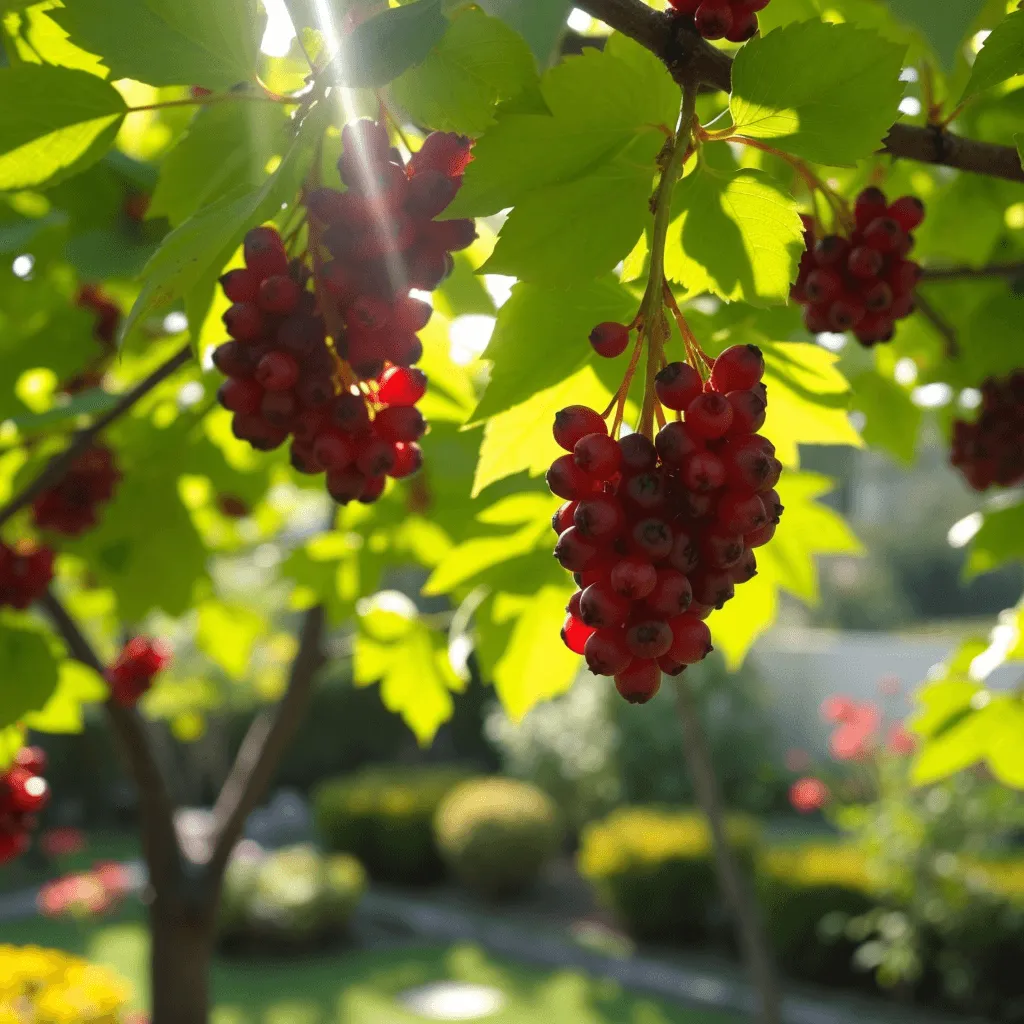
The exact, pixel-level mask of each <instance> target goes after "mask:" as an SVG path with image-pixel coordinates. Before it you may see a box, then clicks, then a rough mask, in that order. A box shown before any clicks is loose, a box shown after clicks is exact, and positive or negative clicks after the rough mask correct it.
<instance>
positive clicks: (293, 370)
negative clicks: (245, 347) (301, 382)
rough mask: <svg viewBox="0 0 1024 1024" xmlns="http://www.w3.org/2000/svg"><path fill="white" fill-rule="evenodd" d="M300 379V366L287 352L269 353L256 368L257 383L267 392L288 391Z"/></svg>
mask: <svg viewBox="0 0 1024 1024" xmlns="http://www.w3.org/2000/svg"><path fill="white" fill-rule="evenodd" d="M298 379H299V364H298V362H297V361H296V359H295V357H294V356H290V355H288V353H287V352H268V353H267V354H266V355H265V356H264V357H263V358H262V359H261V360H260V361H259V363H258V364H257V366H256V381H257V383H259V384H260V385H261V386H262V387H264V388H266V390H267V391H288V390H290V389H291V388H293V387H294V386H295V384H296V382H297V381H298Z"/></svg>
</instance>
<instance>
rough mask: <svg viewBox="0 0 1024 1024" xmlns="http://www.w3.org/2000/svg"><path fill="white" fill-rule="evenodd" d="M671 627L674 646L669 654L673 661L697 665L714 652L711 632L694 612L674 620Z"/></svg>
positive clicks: (669, 650)
mask: <svg viewBox="0 0 1024 1024" xmlns="http://www.w3.org/2000/svg"><path fill="white" fill-rule="evenodd" d="M669 627H670V628H671V630H672V644H671V646H670V647H669V649H668V652H667V653H668V656H669V657H670V658H672V660H673V661H678V662H682V663H683V664H684V665H696V664H697V662H698V661H703V660H704V659H705V658H706V657H707V656H708V654H710V653H711V651H712V650H714V648H713V647H712V646H711V630H710V629H708V627H707V624H706V623H704V622H702V621H701V620H700V619H699V618H697V616H696V615H694V614H693V613H692V612H691V613H687V614H685V615H679V616H677V617H676V618H673V619H672V620H671V621H670V622H669Z"/></svg>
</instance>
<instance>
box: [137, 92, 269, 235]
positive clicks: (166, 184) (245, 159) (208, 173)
mask: <svg viewBox="0 0 1024 1024" xmlns="http://www.w3.org/2000/svg"><path fill="white" fill-rule="evenodd" d="M287 123H288V118H287V115H286V114H285V111H284V108H283V107H280V106H278V105H276V104H273V103H218V104H215V105H213V106H210V107H206V108H205V109H203V110H200V111H199V112H198V113H197V114H196V116H195V117H194V118H193V120H192V123H191V124H190V125H189V127H188V130H187V131H186V132H185V133H184V134H183V135H182V136H181V137H180V139H179V140H178V142H177V143H176V144H175V146H174V148H173V149H172V150H171V151H170V152H169V153H168V154H167V156H165V157H164V159H163V162H162V163H161V165H160V180H159V182H158V183H157V187H156V190H155V191H154V192H153V198H152V200H151V201H150V204H149V210H148V212H147V214H146V216H147V217H149V218H153V217H166V218H167V219H168V220H169V221H170V222H171V226H172V227H177V226H178V225H179V224H181V223H182V221H184V220H186V219H188V218H189V217H191V216H192V214H194V213H195V212H196V210H199V209H201V208H202V207H204V206H208V205H209V204H210V203H212V202H214V201H216V200H218V199H220V198H221V197H222V196H225V195H227V194H228V193H229V192H231V191H232V190H234V189H238V188H240V187H245V188H249V189H255V188H258V187H259V186H260V185H262V184H263V182H264V181H265V180H266V178H267V170H266V168H267V163H268V161H269V160H270V158H271V157H272V156H273V155H274V153H275V152H276V151H277V150H276V148H275V147H277V146H278V145H279V144H280V141H281V139H282V137H283V135H282V132H283V130H284V127H285V125H286V124H287Z"/></svg>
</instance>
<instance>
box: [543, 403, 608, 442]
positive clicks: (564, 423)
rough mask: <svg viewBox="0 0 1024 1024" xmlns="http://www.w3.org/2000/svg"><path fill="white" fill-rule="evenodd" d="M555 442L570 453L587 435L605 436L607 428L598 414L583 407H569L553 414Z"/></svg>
mask: <svg viewBox="0 0 1024 1024" xmlns="http://www.w3.org/2000/svg"><path fill="white" fill-rule="evenodd" d="M553 433H554V436H555V442H556V443H557V444H558V446H559V447H560V448H564V449H565V450H566V451H567V452H571V451H572V450H573V449H574V448H575V447H576V443H577V442H578V441H579V440H580V439H581V438H583V437H586V436H587V434H607V433H608V426H607V424H606V423H605V422H604V419H603V418H602V417H601V414H600V413H599V412H596V411H595V410H593V409H589V408H587V406H585V405H570V406H567V407H566V408H564V409H560V410H559V411H558V412H556V413H555V426H554V431H553Z"/></svg>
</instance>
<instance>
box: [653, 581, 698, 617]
mask: <svg viewBox="0 0 1024 1024" xmlns="http://www.w3.org/2000/svg"><path fill="white" fill-rule="evenodd" d="M692 600H693V590H692V588H691V587H690V581H689V580H688V579H687V578H686V576H684V575H683V574H682V573H681V572H677V571H676V570H675V569H659V570H658V582H657V583H656V584H655V587H654V589H653V590H652V591H651V592H650V594H648V595H647V598H646V599H645V601H644V604H645V605H646V607H647V610H648V611H650V612H651V613H652V614H653V615H656V616H659V617H661V618H665V619H671V618H673V617H674V616H676V615H682V613H683V612H685V611H686V609H687V608H689V607H690V602H691V601H692Z"/></svg>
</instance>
